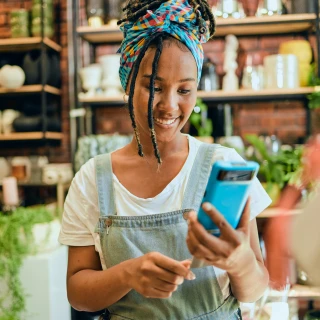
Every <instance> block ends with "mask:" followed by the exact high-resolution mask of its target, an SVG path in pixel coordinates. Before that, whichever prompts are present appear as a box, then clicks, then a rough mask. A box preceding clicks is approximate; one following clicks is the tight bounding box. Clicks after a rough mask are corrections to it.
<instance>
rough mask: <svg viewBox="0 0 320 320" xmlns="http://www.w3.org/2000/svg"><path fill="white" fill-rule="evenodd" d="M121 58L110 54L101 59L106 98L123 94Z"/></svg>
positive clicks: (118, 55)
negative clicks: (120, 73)
mask: <svg viewBox="0 0 320 320" xmlns="http://www.w3.org/2000/svg"><path fill="white" fill-rule="evenodd" d="M120 57H121V56H120V54H108V55H104V56H101V57H100V59H99V60H100V63H101V66H102V74H103V76H102V88H103V89H104V95H105V96H109V97H110V96H119V95H122V94H123V90H122V86H121V82H120V77H119V68H120Z"/></svg>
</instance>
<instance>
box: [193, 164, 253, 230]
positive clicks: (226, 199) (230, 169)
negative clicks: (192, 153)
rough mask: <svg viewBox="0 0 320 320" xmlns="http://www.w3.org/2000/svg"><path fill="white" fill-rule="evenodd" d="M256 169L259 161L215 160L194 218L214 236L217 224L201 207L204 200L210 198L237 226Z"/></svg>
mask: <svg viewBox="0 0 320 320" xmlns="http://www.w3.org/2000/svg"><path fill="white" fill-rule="evenodd" d="M258 170H259V164H258V163H256V162H253V161H248V162H229V161H217V162H215V163H214V164H213V166H212V170H211V173H210V177H209V180H208V184H207V187H206V191H205V194H204V197H203V201H202V203H201V207H200V208H199V211H198V220H199V222H200V223H201V224H202V225H203V226H204V227H205V229H207V230H208V231H209V232H210V233H212V234H214V235H216V236H219V235H220V230H219V228H218V227H217V226H216V225H215V223H214V222H213V221H212V220H211V218H210V217H209V216H208V215H207V214H206V213H205V212H204V211H203V209H202V204H203V203H204V202H210V203H211V204H212V205H213V206H214V207H215V208H216V209H217V210H218V211H219V212H220V213H221V214H222V215H223V216H224V217H225V218H226V220H227V221H228V223H229V224H230V225H231V226H232V227H233V228H237V226H238V224H239V221H240V218H241V215H242V212H243V209H244V207H245V205H246V202H247V200H248V197H249V191H250V187H251V184H252V182H253V180H254V178H255V177H256V175H257V172H258ZM249 178H250V179H249ZM223 179H226V180H223Z"/></svg>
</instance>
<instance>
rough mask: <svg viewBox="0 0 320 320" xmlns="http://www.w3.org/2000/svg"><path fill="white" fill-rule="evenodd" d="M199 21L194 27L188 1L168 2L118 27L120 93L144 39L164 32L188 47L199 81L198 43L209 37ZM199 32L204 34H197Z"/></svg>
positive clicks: (201, 56) (201, 52)
mask: <svg viewBox="0 0 320 320" xmlns="http://www.w3.org/2000/svg"><path fill="white" fill-rule="evenodd" d="M199 15H200V16H201V13H200V12H199ZM200 21H201V25H200V26H198V25H197V21H196V13H195V10H194V8H193V6H191V5H190V4H189V2H188V0H169V1H167V2H164V3H162V4H161V5H160V7H159V8H158V9H157V10H155V11H151V10H148V11H147V13H146V14H145V15H144V16H142V17H140V18H139V19H138V20H137V21H136V22H135V23H132V22H124V23H123V24H122V25H121V30H122V31H123V33H124V40H123V41H122V44H121V47H120V48H119V50H118V53H121V59H120V69H119V75H120V80H121V84H122V87H123V88H124V90H125V89H126V87H127V83H128V79H129V76H130V72H131V70H132V67H133V64H134V62H135V61H136V59H137V58H138V55H139V53H140V51H141V48H142V47H143V45H144V43H145V41H146V39H147V38H148V36H150V35H151V34H154V33H155V32H162V33H164V32H165V33H168V34H170V35H171V36H173V37H174V38H176V39H178V40H179V41H181V42H182V43H184V44H185V45H186V46H187V47H188V48H189V50H190V51H191V53H192V54H193V56H194V58H195V60H196V63H197V67H198V82H199V81H200V77H201V70H202V65H203V49H202V43H206V42H207V41H208V40H209V38H210V32H209V30H208V27H207V25H206V22H205V20H204V19H203V18H202V17H201V18H200ZM200 29H202V30H201V31H204V33H200Z"/></svg>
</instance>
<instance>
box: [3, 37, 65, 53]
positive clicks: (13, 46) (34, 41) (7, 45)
mask: <svg viewBox="0 0 320 320" xmlns="http://www.w3.org/2000/svg"><path fill="white" fill-rule="evenodd" d="M41 43H42V39H41V37H29V38H8V39H0V52H11V51H29V50H32V49H40V48H41ZM43 43H44V44H45V45H46V46H47V47H48V48H50V49H52V50H54V51H57V52H60V51H61V46H60V45H58V44H57V43H55V42H54V41H52V40H51V39H49V38H44V39H43Z"/></svg>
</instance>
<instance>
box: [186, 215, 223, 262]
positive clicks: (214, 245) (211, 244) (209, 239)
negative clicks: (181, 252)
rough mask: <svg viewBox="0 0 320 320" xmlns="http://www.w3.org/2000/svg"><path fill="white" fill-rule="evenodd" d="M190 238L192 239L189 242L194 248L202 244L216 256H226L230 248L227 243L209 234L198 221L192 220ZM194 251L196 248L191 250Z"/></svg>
mask: <svg viewBox="0 0 320 320" xmlns="http://www.w3.org/2000/svg"><path fill="white" fill-rule="evenodd" d="M188 237H189V238H190V239H189V241H190V244H191V245H192V246H194V245H198V246H199V245H200V244H201V245H202V246H204V247H205V248H207V249H208V250H209V251H210V252H214V253H215V254H216V255H222V256H225V255H226V252H227V247H228V245H227V243H226V242H225V241H223V240H221V239H219V238H217V237H215V236H213V235H211V234H210V233H208V231H207V230H206V229H205V228H204V227H203V226H202V224H201V223H199V222H198V221H193V220H190V224H189V230H188ZM193 249H194V248H191V250H193ZM191 253H192V252H191Z"/></svg>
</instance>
